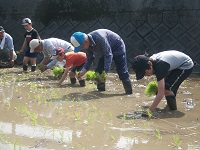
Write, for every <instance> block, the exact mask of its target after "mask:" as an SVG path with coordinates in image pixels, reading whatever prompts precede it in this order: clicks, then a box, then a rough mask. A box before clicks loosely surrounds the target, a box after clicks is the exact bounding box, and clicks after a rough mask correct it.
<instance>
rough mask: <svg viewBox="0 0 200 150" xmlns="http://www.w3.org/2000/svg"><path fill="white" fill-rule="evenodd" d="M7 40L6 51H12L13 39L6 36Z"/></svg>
mask: <svg viewBox="0 0 200 150" xmlns="http://www.w3.org/2000/svg"><path fill="white" fill-rule="evenodd" d="M7 40H8V47H7V48H8V50H10V51H13V50H14V45H13V38H12V37H11V36H7Z"/></svg>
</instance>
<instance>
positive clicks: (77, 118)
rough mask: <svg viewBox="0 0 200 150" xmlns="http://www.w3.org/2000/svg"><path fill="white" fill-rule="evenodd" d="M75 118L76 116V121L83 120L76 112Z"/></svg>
mask: <svg viewBox="0 0 200 150" xmlns="http://www.w3.org/2000/svg"><path fill="white" fill-rule="evenodd" d="M74 116H75V120H76V121H80V120H81V116H80V114H79V113H76V112H74Z"/></svg>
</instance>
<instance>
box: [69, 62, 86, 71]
mask: <svg viewBox="0 0 200 150" xmlns="http://www.w3.org/2000/svg"><path fill="white" fill-rule="evenodd" d="M84 64H85V63H84ZM84 64H82V65H80V66H75V67H73V68H72V70H71V72H74V73H75V72H76V71H80V70H82V68H83V66H84Z"/></svg>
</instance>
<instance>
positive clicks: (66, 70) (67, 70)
mask: <svg viewBox="0 0 200 150" xmlns="http://www.w3.org/2000/svg"><path fill="white" fill-rule="evenodd" d="M69 69H70V67H66V68H65V72H64V73H63V75H62V77H61V79H60V80H59V82H58V83H59V84H61V83H62V82H63V81H64V80H65V79H66V77H67V74H68V72H69Z"/></svg>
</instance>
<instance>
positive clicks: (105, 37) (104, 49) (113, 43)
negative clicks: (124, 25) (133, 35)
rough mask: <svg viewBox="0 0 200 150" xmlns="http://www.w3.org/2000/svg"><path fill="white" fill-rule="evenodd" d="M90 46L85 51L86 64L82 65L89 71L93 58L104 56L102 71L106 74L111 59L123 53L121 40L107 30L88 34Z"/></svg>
mask: <svg viewBox="0 0 200 150" xmlns="http://www.w3.org/2000/svg"><path fill="white" fill-rule="evenodd" d="M88 37H89V39H90V41H91V42H92V45H91V46H90V47H89V49H88V50H87V51H86V54H87V62H86V63H85V65H84V68H85V69H86V70H89V68H90V66H91V64H92V62H93V60H94V58H95V57H97V56H98V57H100V56H102V55H104V58H105V59H104V66H105V67H104V69H105V71H106V72H108V70H109V69H110V66H111V63H112V59H113V57H116V56H119V55H122V54H124V53H125V45H124V42H123V40H122V38H121V37H120V36H119V35H118V34H116V33H114V32H112V31H110V30H107V29H98V30H95V31H93V32H90V33H89V34H88Z"/></svg>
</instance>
